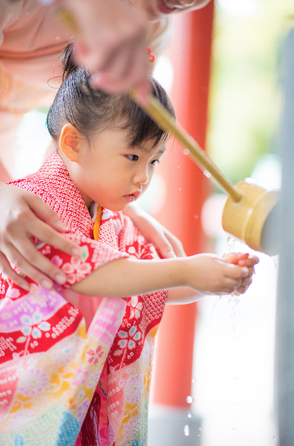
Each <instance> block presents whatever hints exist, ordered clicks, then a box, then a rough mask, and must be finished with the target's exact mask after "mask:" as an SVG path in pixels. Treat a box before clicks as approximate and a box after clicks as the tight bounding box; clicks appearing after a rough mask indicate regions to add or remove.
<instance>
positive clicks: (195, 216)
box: [192, 215, 199, 383]
mask: <svg viewBox="0 0 294 446" xmlns="http://www.w3.org/2000/svg"><path fill="white" fill-rule="evenodd" d="M194 218H195V219H196V220H197V218H199V215H194ZM194 382H195V379H194V380H193V379H192V383H194Z"/></svg>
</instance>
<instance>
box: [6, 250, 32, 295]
mask: <svg viewBox="0 0 294 446" xmlns="http://www.w3.org/2000/svg"><path fill="white" fill-rule="evenodd" d="M0 271H1V273H4V274H6V276H7V277H9V278H10V279H11V280H12V281H13V282H14V283H16V285H18V286H19V287H21V288H23V289H24V290H26V291H28V290H29V284H28V282H27V281H26V280H25V279H23V278H22V277H21V276H20V275H19V274H17V273H16V272H15V271H14V270H13V269H12V268H11V266H10V263H9V262H8V260H7V258H6V257H5V255H4V254H2V252H0Z"/></svg>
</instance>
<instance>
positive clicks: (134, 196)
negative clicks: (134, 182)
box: [124, 191, 141, 203]
mask: <svg viewBox="0 0 294 446" xmlns="http://www.w3.org/2000/svg"><path fill="white" fill-rule="evenodd" d="M140 195H141V192H140V191H138V192H134V193H133V194H128V195H124V198H125V199H126V200H127V201H129V202H130V203H132V202H133V201H135V200H137V199H138V198H139V196H140Z"/></svg>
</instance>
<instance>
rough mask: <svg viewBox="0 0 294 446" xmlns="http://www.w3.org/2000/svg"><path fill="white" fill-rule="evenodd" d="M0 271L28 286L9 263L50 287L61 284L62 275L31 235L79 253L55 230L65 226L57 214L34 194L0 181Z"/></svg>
mask: <svg viewBox="0 0 294 446" xmlns="http://www.w3.org/2000/svg"><path fill="white" fill-rule="evenodd" d="M0 196H1V200H0V270H1V271H2V272H4V273H5V274H6V275H7V276H8V277H9V278H10V279H11V280H13V281H14V282H15V283H16V284H17V285H19V286H20V287H21V288H24V289H26V290H28V288H29V286H28V283H27V281H26V280H24V279H23V278H22V277H21V276H20V275H19V274H17V273H16V272H15V271H14V270H13V269H12V268H11V266H10V264H9V262H12V263H13V264H14V265H15V266H16V267H17V268H18V269H19V270H20V271H21V273H23V274H25V275H27V276H28V277H30V278H31V279H32V280H34V281H35V282H37V283H38V284H40V285H42V286H43V287H45V288H48V289H50V288H51V287H52V285H53V281H55V282H58V283H60V284H63V283H65V281H66V275H65V274H64V273H63V272H62V271H61V270H60V269H59V268H57V267H56V266H55V265H54V264H53V263H52V262H50V260H48V259H46V258H45V257H44V256H42V255H41V254H40V253H39V252H38V250H37V249H36V247H35V245H34V244H33V243H32V241H31V237H32V236H34V237H36V238H38V239H39V240H41V241H43V242H46V243H49V244H50V245H53V246H55V247H57V248H59V249H61V250H62V251H65V252H67V253H69V254H73V255H76V256H79V254H80V251H79V247H78V246H76V245H74V244H73V243H72V242H70V241H68V240H66V239H65V238H64V237H62V235H61V234H59V233H58V232H61V233H63V232H66V228H65V227H64V225H63V223H62V222H61V221H60V220H59V218H58V216H57V215H56V214H55V212H54V211H52V210H51V209H50V208H49V207H48V206H47V205H46V204H45V203H43V201H42V200H41V199H40V198H39V197H38V196H37V195H35V194H33V193H31V192H27V191H24V190H22V189H19V188H17V187H14V186H9V185H6V184H3V183H0Z"/></svg>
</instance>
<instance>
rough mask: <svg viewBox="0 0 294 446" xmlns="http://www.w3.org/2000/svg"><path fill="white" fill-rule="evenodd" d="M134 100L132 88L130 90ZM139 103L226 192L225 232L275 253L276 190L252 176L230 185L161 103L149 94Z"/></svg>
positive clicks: (255, 247) (269, 252)
mask: <svg viewBox="0 0 294 446" xmlns="http://www.w3.org/2000/svg"><path fill="white" fill-rule="evenodd" d="M130 94H131V96H132V97H133V98H134V100H136V95H135V93H134V92H131V93H130ZM140 106H141V107H142V108H143V109H144V111H145V112H146V113H147V114H148V115H149V116H150V117H151V118H152V119H153V120H154V121H155V122H156V123H157V125H158V126H159V127H160V128H162V129H163V130H164V131H167V132H169V133H171V134H172V135H173V136H174V137H175V138H176V139H177V140H178V141H179V142H180V143H181V144H182V145H183V146H184V147H185V148H187V149H188V150H189V151H190V156H191V157H192V159H193V160H194V161H196V163H197V164H198V165H200V167H201V168H202V169H203V170H204V171H208V172H209V173H210V174H211V175H212V177H213V178H214V179H215V180H216V182H217V183H218V184H219V185H220V186H221V187H222V188H223V189H224V190H225V191H226V192H227V193H228V194H229V197H228V199H227V201H226V203H225V207H224V211H223V216H222V225H223V229H224V230H225V231H226V232H228V233H229V234H232V235H234V236H235V237H237V238H239V239H240V240H242V241H244V242H245V243H246V244H247V245H248V246H249V247H250V248H252V249H254V250H255V251H260V252H264V253H266V254H270V255H274V254H277V246H276V243H275V240H276V238H275V237H273V235H274V234H273V229H275V228H274V226H275V220H276V211H277V206H276V205H277V203H278V196H279V193H278V191H276V190H273V191H268V190H266V189H264V188H263V187H261V186H258V185H257V184H254V182H253V181H252V180H249V179H247V180H243V181H241V182H240V183H238V184H237V185H236V186H234V185H233V183H232V182H231V181H229V180H228V179H227V178H226V177H225V176H224V175H223V174H222V173H221V172H220V170H219V169H218V168H217V167H216V165H215V164H214V163H213V161H212V160H211V159H210V158H209V156H208V155H207V154H206V153H205V152H204V150H202V149H201V148H200V147H199V146H198V144H197V143H196V141H195V140H194V139H193V138H192V137H191V136H190V135H189V134H188V133H187V132H186V131H185V130H184V129H183V128H182V127H181V126H180V125H179V124H176V122H175V119H174V118H172V117H171V116H170V114H169V113H168V112H167V111H166V109H165V108H164V107H163V106H162V105H161V103H160V102H159V101H158V100H157V99H156V98H154V97H153V96H150V97H149V98H148V101H147V103H145V104H141V103H140Z"/></svg>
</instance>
